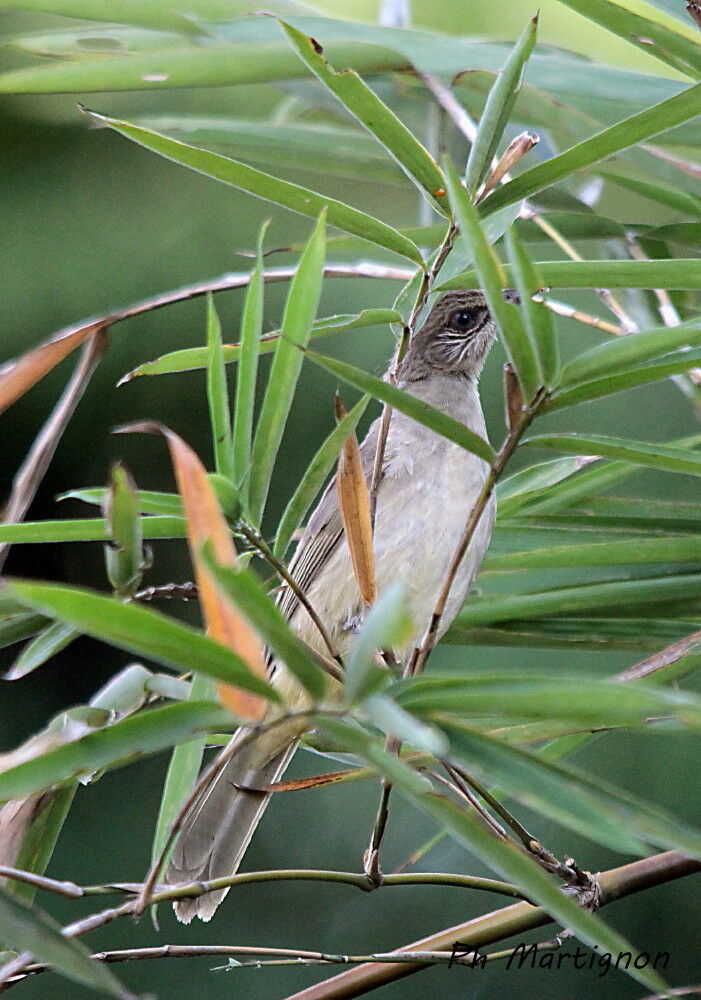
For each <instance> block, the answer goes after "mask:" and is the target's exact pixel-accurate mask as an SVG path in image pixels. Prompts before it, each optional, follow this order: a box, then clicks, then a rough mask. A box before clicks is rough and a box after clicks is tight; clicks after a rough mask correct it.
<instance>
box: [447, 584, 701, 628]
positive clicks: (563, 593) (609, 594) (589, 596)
mask: <svg viewBox="0 0 701 1000" xmlns="http://www.w3.org/2000/svg"><path fill="white" fill-rule="evenodd" d="M699 597H701V573H688V574H681V575H678V576H663V577H653V578H650V579H640V580H621V581H615V582H613V583H592V584H582V585H581V586H578V587H562V588H561V589H559V590H543V591H539V592H536V593H530V594H512V595H509V596H506V597H480V598H473V599H471V600H469V601H468V602H467V604H466V605H465V606H464V608H463V609H462V611H461V612H460V613H459V614H458V616H457V618H456V619H455V624H456V626H457V627H458V628H460V627H465V626H469V625H489V624H492V623H493V622H504V621H507V622H508V621H514V620H528V619H531V618H547V617H549V616H552V615H572V614H576V615H580V614H581V615H592V614H594V615H596V613H597V612H604V613H605V612H606V611H610V610H611V608H616V615H617V616H618V617H620V616H621V615H622V614H623V613H624V610H625V609H626V608H633V609H635V610H636V611H637V613H638V614H640V606H641V605H642V606H644V605H646V604H659V603H663V602H667V603H669V602H671V601H674V602H679V601H685V600H691V599H693V598H699Z"/></svg>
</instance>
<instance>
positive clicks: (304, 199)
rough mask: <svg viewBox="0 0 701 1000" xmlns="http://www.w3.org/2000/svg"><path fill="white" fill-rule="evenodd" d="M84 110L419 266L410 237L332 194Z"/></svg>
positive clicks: (173, 156)
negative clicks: (325, 217)
mask: <svg viewBox="0 0 701 1000" xmlns="http://www.w3.org/2000/svg"><path fill="white" fill-rule="evenodd" d="M256 58H257V59H259V58H260V55H259V54H257V55H256ZM86 110H87V109H86ZM87 113H88V114H89V115H90V117H91V118H92V119H93V120H94V121H96V122H100V123H102V124H103V125H108V126H109V127H110V128H113V129H114V130H115V131H116V132H119V133H120V134H121V135H123V136H126V138H127V139H131V140H132V141H133V142H136V143H138V144H139V145H141V146H144V147H145V148H146V149H150V150H151V151H152V152H154V153H158V154H160V155H161V156H165V157H166V159H168V160H173V161H174V162H175V163H180V164H182V165H183V166H185V167H189V168H190V169H192V170H196V171H197V172H198V173H201V174H204V175H205V176H206V177H211V178H213V179H214V180H219V181H223V182H224V183H225V184H231V185H232V186H233V187H236V188H239V190H241V191H247V192H248V194H252V195H255V196H256V197H258V198H263V199H264V200H266V201H272V202H274V203H275V204H276V205H282V206H284V207H285V208H289V209H290V210H291V211H293V212H298V213H299V214H301V215H307V216H309V217H311V218H314V219H316V218H318V217H319V215H320V213H321V212H323V211H324V210H325V211H326V212H327V215H328V221H329V223H330V224H331V225H333V226H336V227H337V228H338V229H342V230H343V231H344V232H347V233H351V234H352V235H354V236H360V237H362V238H363V239H365V240H368V241H369V242H370V243H375V244H376V245H377V246H381V247H384V248H385V249H386V250H392V251H393V252H394V253H398V254H399V255H400V256H402V257H407V258H408V259H409V260H411V261H413V263H414V264H418V265H419V266H423V258H422V256H421V253H420V251H419V249H418V247H416V246H415V244H414V243H412V242H411V240H409V239H407V238H406V237H405V236H402V235H401V233H399V232H397V230H396V229H392V227H391V226H388V225H386V223H384V222H380V221H379V219H374V218H373V217H372V216H370V215H366V214H365V213H364V212H360V211H359V210H358V209H357V208H351V207H350V205H345V204H344V203H343V202H340V201H336V199H334V198H327V197H325V196H324V195H321V194H317V192H316V191H310V190H309V189H308V188H304V187H300V186H299V185H298V184H291V183H290V182H289V181H283V180H281V179H280V178H278V177H273V176H271V175H270V174H266V173H263V171H261V170H256V169H255V168H254V167H249V166H247V165H246V164H245V163H241V162H239V161H238V160H231V159H229V158H227V157H226V156H220V155H219V153H211V152H209V151H208V150H205V149H198V148H197V147H196V146H190V145H188V144H187V143H184V142H178V141H177V140H175V139H169V138H168V137H167V136H165V135H161V134H160V133H159V132H153V131H152V130H151V129H146V128H140V127H139V126H137V125H131V124H130V123H129V122H125V121H120V120H118V119H116V118H109V117H107V116H106V115H101V114H98V113H97V112H96V111H87Z"/></svg>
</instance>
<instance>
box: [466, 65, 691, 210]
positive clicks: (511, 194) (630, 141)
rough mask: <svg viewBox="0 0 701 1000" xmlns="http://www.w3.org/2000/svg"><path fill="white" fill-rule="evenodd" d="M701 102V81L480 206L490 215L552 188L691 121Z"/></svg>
mask: <svg viewBox="0 0 701 1000" xmlns="http://www.w3.org/2000/svg"><path fill="white" fill-rule="evenodd" d="M699 101H701V83H697V84H695V85H694V86H693V87H688V88H687V89H686V90H683V91H681V93H679V94H675V96H674V97H670V98H669V99H668V100H666V101H662V102H661V103H659V104H655V105H654V106H653V107H651V108H646V109H645V110H644V111H640V112H638V114H635V115H632V116H631V117H630V118H626V119H625V120H624V121H622V122H618V123H617V124H616V125H612V126H610V128H607V129H604V131H603V132H599V133H598V134H597V135H595V136H592V137H591V138H589V139H586V140H585V141H584V142H580V143H579V144H578V145H576V146H572V148H571V149H568V150H566V151H565V152H564V153H560V154H559V156H553V157H552V159H550V160H546V161H545V163H540V164H538V166H536V167H531V168H530V170H526V171H524V172H523V173H522V174H520V175H519V176H518V177H516V178H515V179H514V180H512V181H509V182H508V183H507V184H504V185H503V186H502V187H500V188H498V189H497V190H496V191H493V192H492V194H490V195H489V197H488V198H486V199H485V201H484V202H483V203H482V205H481V206H480V211H481V212H482V213H483V214H484V215H489V214H490V213H491V212H496V211H497V209H500V208H503V207H504V206H505V205H511V204H513V203H514V202H516V201H520V200H521V199H522V198H529V197H530V196H531V195H533V194H536V193H537V192H538V191H542V190H543V188H547V187H550V185H551V184H555V183H557V181H561V180H563V179H564V178H565V177H569V176H571V175H572V174H573V173H575V172H576V171H578V170H582V169H583V168H585V167H589V166H591V165H592V164H594V163H599V162H600V161H601V160H604V159H606V157H608V156H611V155H612V154H613V153H618V152H619V151H620V150H622V149H627V148H628V147H629V146H632V145H634V144H635V143H638V142H644V141H645V140H646V139H649V138H651V136H653V135H658V134H659V133H660V132H664V131H665V130H666V129H669V128H673V127H674V126H675V125H681V124H682V122H686V121H689V119H691V118H694V117H695V116H696V115H698V113H699Z"/></svg>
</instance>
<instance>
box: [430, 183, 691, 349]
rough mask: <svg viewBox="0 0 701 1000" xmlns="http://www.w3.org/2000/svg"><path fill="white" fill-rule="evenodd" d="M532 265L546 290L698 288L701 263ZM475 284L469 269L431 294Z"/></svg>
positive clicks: (508, 284) (508, 271)
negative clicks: (535, 267)
mask: <svg viewBox="0 0 701 1000" xmlns="http://www.w3.org/2000/svg"><path fill="white" fill-rule="evenodd" d="M521 176H522V177H525V176H526V175H525V174H522V175H521ZM511 183H514V182H513V181H512V182H511ZM507 186H508V185H505V186H504V187H501V188H499V191H504V190H506V187H507ZM485 204H486V203H485ZM536 266H537V268H538V274H539V276H540V278H541V280H542V281H543V282H544V286H545V287H546V288H604V287H605V288H667V289H673V288H701V260H699V259H698V258H683V259H682V258H675V259H674V260H544V261H539V262H538V264H537V265H536ZM502 273H503V281H504V282H505V284H504V285H503V287H504V288H513V286H514V284H515V282H516V274H515V272H514V269H513V268H512V267H509V265H508V264H502ZM478 284H479V274H478V272H477V271H476V270H472V269H470V270H468V271H461V272H460V274H456V275H455V277H453V278H450V279H449V280H448V281H445V282H443V283H442V284H440V285H438V286H437V287H436V288H434V291H437V292H442V291H445V290H446V289H449V288H475V287H476V286H477V285H478ZM636 336H637V334H636Z"/></svg>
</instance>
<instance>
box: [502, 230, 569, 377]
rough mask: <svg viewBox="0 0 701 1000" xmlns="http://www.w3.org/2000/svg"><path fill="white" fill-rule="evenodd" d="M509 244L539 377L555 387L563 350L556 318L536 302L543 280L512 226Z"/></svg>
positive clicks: (507, 239) (507, 235)
mask: <svg viewBox="0 0 701 1000" xmlns="http://www.w3.org/2000/svg"><path fill="white" fill-rule="evenodd" d="M506 245H507V247H508V249H509V257H510V258H511V263H512V264H513V268H514V272H515V277H516V288H517V289H518V294H519V298H520V299H521V309H522V311H523V317H524V320H525V323H526V329H527V331H528V340H529V342H530V344H532V345H534V348H535V353H536V355H537V366H538V371H539V374H540V378H541V381H542V384H543V385H545V386H547V387H548V388H552V387H553V386H554V385H555V383H556V382H557V378H558V374H559V370H560V348H559V345H558V342H557V332H556V330H555V318H554V316H553V314H552V312H551V311H550V309H548V308H547V306H545V305H544V304H543V303H542V302H534V301H533V296H534V295H535V293H536V292H538V291H540V289H541V288H543V281H542V278H541V277H540V275H539V273H538V269H537V268H536V266H535V265H534V263H533V261H532V260H531V259H530V257H529V256H528V254H527V252H526V250H525V249H524V246H523V244H522V243H521V241H520V239H519V238H518V235H517V233H516V227H515V226H512V227H511V229H510V230H509V231H508V233H507V234H506Z"/></svg>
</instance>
